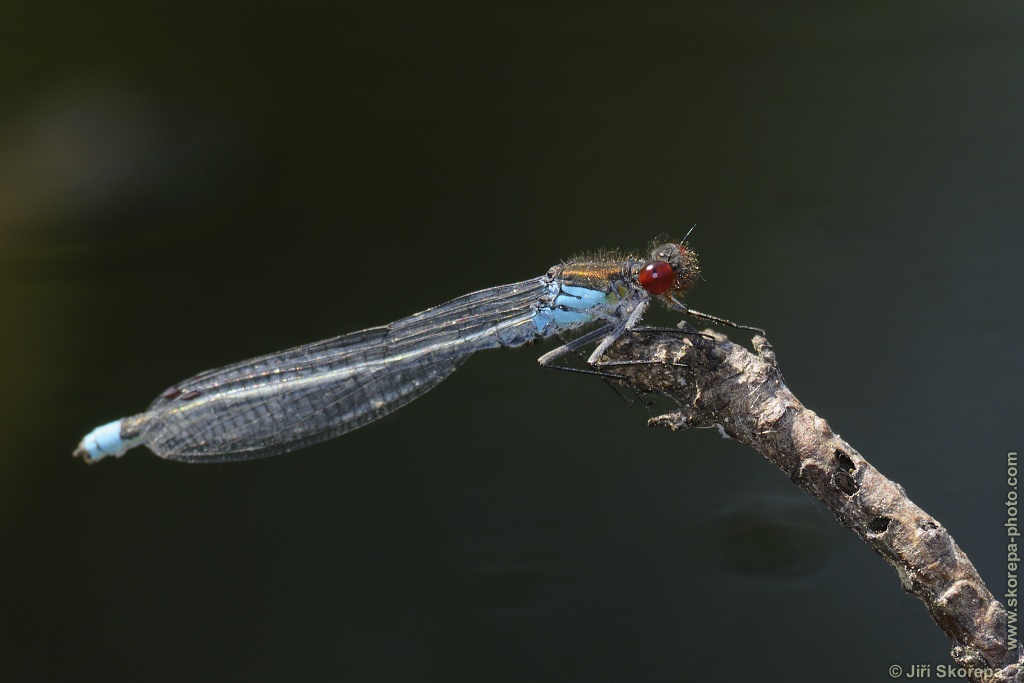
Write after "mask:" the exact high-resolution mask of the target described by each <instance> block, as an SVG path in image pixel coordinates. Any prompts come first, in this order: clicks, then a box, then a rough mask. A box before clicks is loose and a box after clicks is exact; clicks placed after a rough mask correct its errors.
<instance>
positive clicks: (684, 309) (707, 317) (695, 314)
mask: <svg viewBox="0 0 1024 683" xmlns="http://www.w3.org/2000/svg"><path fill="white" fill-rule="evenodd" d="M672 303H673V304H674V308H675V309H676V310H678V311H680V312H682V313H684V314H686V315H692V316H693V317H694V318H699V319H701V320H707V321H709V322H713V323H718V324H719V325H728V326H729V327H734V328H736V329H737V330H750V331H751V332H757V333H758V334H759V335H761V336H762V337H764V336H767V335H766V333H765V331H764V330H762V329H761V328H760V327H751V326H750V325H738V324H736V323H734V322H733V321H731V320H726V319H725V318H719V317H718V316H714V315H710V314H708V313H701V312H700V311H695V310H694V309H692V308H690V307H689V306H687V305H686V304H684V303H683V302H682V301H680V300H679V299H676V298H675V297H672Z"/></svg>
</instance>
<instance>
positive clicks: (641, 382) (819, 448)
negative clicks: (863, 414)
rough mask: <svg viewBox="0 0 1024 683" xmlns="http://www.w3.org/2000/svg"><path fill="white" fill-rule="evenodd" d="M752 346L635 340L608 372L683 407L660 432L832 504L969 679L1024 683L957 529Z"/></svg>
mask: <svg viewBox="0 0 1024 683" xmlns="http://www.w3.org/2000/svg"><path fill="white" fill-rule="evenodd" d="M688 329H689V332H692V329H690V328H688ZM753 343H754V348H755V351H756V354H755V353H751V352H750V351H748V350H747V349H746V348H744V347H742V346H740V345H738V344H733V343H731V342H730V341H728V339H727V338H726V337H724V336H722V335H718V334H716V333H714V332H711V331H707V332H705V333H702V334H700V335H696V334H692V333H684V332H681V331H680V332H675V331H665V330H643V331H634V332H632V333H627V334H625V335H623V336H622V337H621V338H620V339H619V340H618V341H617V342H616V343H615V345H614V346H613V347H612V348H611V349H609V351H608V353H607V355H606V361H610V362H611V363H612V364H613V365H612V366H606V368H607V369H609V370H614V373H615V374H616V375H621V376H622V377H624V378H625V379H626V380H627V381H628V382H629V383H630V384H631V385H632V386H633V387H634V388H635V389H637V390H638V391H651V392H658V393H661V394H664V395H667V396H669V397H670V398H672V399H674V400H675V401H676V402H677V403H678V405H679V406H681V407H680V409H679V410H678V411H677V412H673V413H670V414H666V415H661V416H658V417H655V418H653V419H652V420H651V422H650V423H651V424H652V425H660V426H666V427H669V428H671V429H685V428H687V427H712V426H716V425H719V426H721V428H722V429H723V430H724V431H725V432H726V433H727V434H728V435H729V436H730V437H732V438H733V439H735V440H736V441H739V442H741V443H744V444H746V445H748V446H751V447H752V448H754V449H755V450H757V451H758V452H760V453H761V454H762V455H763V456H764V457H765V458H767V459H768V460H769V461H770V462H772V463H773V464H775V465H776V466H777V467H778V468H779V469H781V470H782V471H783V472H785V473H786V474H787V475H789V478H790V479H791V480H792V481H793V482H794V483H796V484H797V485H798V486H800V487H801V488H802V489H804V490H805V491H807V492H808V493H810V494H811V495H812V496H814V497H815V498H817V499H818V500H820V501H821V502H822V503H824V504H825V505H826V506H828V508H829V509H830V510H832V512H833V513H834V514H835V516H836V519H837V520H838V521H839V523H840V524H842V525H843V526H846V527H849V528H850V529H853V530H854V531H855V532H856V533H857V535H858V536H860V537H861V538H862V539H863V540H864V542H865V543H867V544H868V545H869V546H871V548H872V549H873V550H874V551H875V552H876V553H878V554H879V555H881V556H882V558H883V559H885V561H886V562H888V563H889V564H891V565H892V566H893V567H894V568H895V569H896V573H897V574H898V575H899V578H900V583H901V584H902V586H903V588H904V590H906V591H908V592H909V593H912V594H913V595H916V596H917V597H918V598H920V599H921V602H923V603H924V605H925V607H926V608H927V610H928V612H929V613H930V614H931V616H932V619H934V620H935V623H936V624H938V626H939V628H941V629H942V630H943V631H944V632H945V633H946V635H947V636H949V639H950V641H951V642H952V644H953V650H952V657H953V659H954V660H955V661H956V662H957V663H958V664H960V665H961V666H963V667H965V668H966V669H968V674H969V676H968V677H969V678H970V680H973V681H983V680H985V681H993V680H996V681H1002V680H1005V681H1021V682H1024V667H1022V659H1021V654H1020V653H1019V652H1018V651H1017V650H1012V651H1011V650H1009V649H1008V648H1007V636H1006V623H1007V616H1006V611H1005V609H1004V607H1003V605H1002V604H1001V603H1000V602H999V601H997V600H996V599H995V597H994V596H993V595H992V593H991V592H989V590H988V589H987V588H986V587H985V584H984V582H983V581H982V580H981V577H980V576H979V575H978V572H977V570H975V568H974V565H973V564H971V561H970V560H969V559H968V558H967V556H966V555H965V554H964V553H963V551H961V550H960V548H959V547H958V546H957V544H956V543H955V542H954V541H953V538H952V537H951V536H950V535H949V533H948V532H947V531H946V529H945V528H944V527H943V526H942V525H941V524H939V522H937V521H936V520H935V519H934V518H932V517H931V516H930V515H928V513H926V512H925V511H924V510H922V509H921V508H919V507H918V506H917V505H915V504H914V503H913V502H911V501H910V500H909V499H908V498H907V496H906V492H905V491H904V490H903V487H902V486H900V485H899V484H897V483H895V482H893V481H890V480H889V479H887V478H886V477H884V476H883V475H882V474H881V473H879V472H878V470H876V469H875V468H874V467H872V466H871V465H870V464H869V463H868V462H867V461H866V460H865V459H864V458H863V456H861V454H860V453H858V452H857V451H856V450H854V449H853V447H851V446H850V444H848V443H846V442H845V441H843V440H842V439H840V438H839V437H838V436H837V435H836V434H834V433H833V432H832V430H831V428H830V427H829V426H828V423H827V422H825V420H823V419H821V418H820V417H818V416H817V415H816V414H815V413H814V412H813V411H811V410H809V409H807V408H806V407H805V406H804V405H803V404H802V403H801V402H800V401H798V400H797V398H796V397H795V396H793V394H792V393H791V392H790V391H789V389H788V388H787V387H786V385H785V383H784V381H783V378H782V373H781V372H780V371H779V368H778V365H777V364H776V362H775V354H774V352H773V351H772V349H771V346H770V345H769V344H768V342H767V340H766V339H764V338H763V337H760V336H758V337H754V342H753ZM983 669H991V670H994V671H995V675H994V677H986V675H985V674H984V673H982V671H981V670H983Z"/></svg>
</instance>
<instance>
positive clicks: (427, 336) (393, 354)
mask: <svg viewBox="0 0 1024 683" xmlns="http://www.w3.org/2000/svg"><path fill="white" fill-rule="evenodd" d="M546 291H547V282H546V280H544V279H543V278H538V279H536V280H528V281H526V282H519V283H516V284H511V285H502V286H500V287H493V288H491V289H485V290H481V291H479V292H474V293H472V294H467V295H465V296H462V297H459V298H458V299H453V300H452V301H449V302H448V303H446V304H442V305H440V306H437V307H435V308H431V309H428V310H426V311H423V312H422V313H417V314H416V315H413V316H410V317H408V318H404V319H402V320H399V321H397V322H394V323H392V324H390V325H387V326H384V327H375V328H371V329H368V330H363V331H361V332H353V333H352V334H346V335H342V336H340V337H334V338H332V339H325V340H324V341H320V342H316V343H314V344H307V345H305V346H298V347H295V348H293V349H288V350H286V351H281V352H279V353H274V354H270V355H267V356H261V357H259V358H254V359H252V360H248V361H244V362H241V363H236V364H234V365H229V366H226V367H224V368H219V369H217V370H210V371H208V372H204V373H201V374H199V375H196V376H195V377H193V378H191V379H188V380H185V381H184V382H181V383H179V384H177V385H175V386H174V387H171V388H170V389H168V390H167V391H165V392H164V393H163V394H162V395H161V396H160V397H159V398H157V399H156V400H155V401H154V402H153V404H152V405H151V406H150V407H149V410H148V411H147V412H146V413H144V414H143V415H140V416H137V417H136V418H133V420H137V429H138V430H139V433H140V435H141V436H142V441H143V443H145V445H146V446H148V447H149V448H150V450H152V451H153V452H154V453H156V454H157V455H159V456H161V457H164V458H168V459H171V460H187V461H205V462H219V461H226V460H248V459H251V458H260V457H265V456H269V455H276V454H278V453H284V452H287V451H291V450H295V449H297V448H302V447H303V446H308V445H310V444H313V443H317V442H319V441H323V440H325V439H330V438H332V437H335V436H338V435H340V434H344V433H345V432H348V431H351V430H353V429H356V428H358V427H361V426H363V425H365V424H367V423H369V422H372V421H373V420H376V419H378V418H380V417H383V416H384V415H387V414H388V413H390V412H391V411H393V410H395V409H396V408H399V407H401V406H403V405H405V404H406V403H408V402H409V401H412V400H413V399H415V398H417V397H419V396H422V395H423V394H424V393H426V392H427V391H429V390H430V389H432V388H433V387H435V386H437V384H438V383H440V382H441V380H443V379H444V378H445V377H447V376H448V375H450V374H451V373H452V372H453V371H454V370H455V368H457V367H458V366H459V365H460V364H461V363H462V362H463V361H465V360H466V358H468V357H469V356H470V355H472V354H473V353H474V352H476V351H478V350H480V349H484V348H494V347H498V346H520V345H522V344H524V343H526V342H528V341H530V340H532V339H535V338H537V337H538V336H539V333H538V331H537V327H536V325H535V324H534V323H533V320H532V318H533V315H534V312H535V305H536V304H537V303H538V301H539V300H540V298H541V297H542V296H543V295H544V294H545V292H546Z"/></svg>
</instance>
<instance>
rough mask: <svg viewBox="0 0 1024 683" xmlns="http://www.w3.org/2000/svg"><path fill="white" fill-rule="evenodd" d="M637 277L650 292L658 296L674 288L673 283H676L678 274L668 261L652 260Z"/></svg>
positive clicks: (641, 284)
mask: <svg viewBox="0 0 1024 683" xmlns="http://www.w3.org/2000/svg"><path fill="white" fill-rule="evenodd" d="M636 279H637V280H639V282H640V286H641V287H643V288H644V289H646V290H647V291H648V292H649V293H650V294H653V295H654V296H658V295H659V294H664V293H665V292H667V291H668V290H670V289H672V285H674V284H675V283H676V274H675V272H674V271H673V270H672V266H670V265H669V264H667V263H666V262H664V261H651V262H650V263H648V264H647V265H646V266H644V267H643V268H641V269H640V273H639V274H638V275H637V276H636Z"/></svg>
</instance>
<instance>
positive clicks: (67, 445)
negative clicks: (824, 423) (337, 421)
mask: <svg viewBox="0 0 1024 683" xmlns="http://www.w3.org/2000/svg"><path fill="white" fill-rule="evenodd" d="M2 15H3V20H2V28H0V315H2V318H3V325H2V327H3V330H4V331H3V333H2V334H0V352H2V358H3V359H4V360H5V363H4V365H5V371H4V372H3V373H2V375H0V377H2V379H0V401H2V405H3V410H2V415H3V417H2V420H0V443H3V449H2V454H0V547H2V548H3V559H2V560H0V580H2V583H3V585H4V586H5V587H6V590H5V591H4V598H3V604H2V608H0V629H2V632H3V634H4V635H3V638H0V679H3V680H5V681H57V680H60V681H63V680H80V681H87V680H97V681H99V680H102V681H139V680H146V681H178V680H182V679H183V678H188V679H191V680H211V681H228V680H268V681H272V680H288V681H291V680H331V681H352V682H376V681H428V680H430V681H433V680H437V681H567V680H580V681H625V680H629V681H666V682H680V681H696V680H708V679H715V680H725V681H745V680H751V679H753V678H754V677H762V676H769V677H774V676H775V675H785V676H786V679H787V680H790V681H818V680H821V679H822V678H828V679H829V680H834V681H858V682H860V681H867V680H872V681H873V680H887V679H888V667H889V666H890V665H892V664H900V665H902V666H903V667H904V668H908V667H909V666H911V665H913V664H929V663H931V664H943V663H948V662H950V660H949V658H948V650H949V645H948V642H947V641H946V639H945V637H944V636H943V635H942V633H941V632H940V631H939V630H938V628H937V627H936V626H935V625H934V624H933V623H932V622H931V620H930V619H929V617H928V616H927V614H926V612H925V610H924V608H923V606H922V605H921V604H920V603H919V602H918V601H917V600H916V599H914V598H912V597H910V596H908V595H906V594H904V593H903V592H902V591H901V590H900V588H899V583H898V580H897V577H896V574H895V573H894V572H893V570H892V569H891V568H889V567H888V565H886V564H885V563H884V562H883V561H882V560H881V559H879V558H878V557H876V556H875V555H874V554H873V553H871V552H870V551H869V550H868V549H867V548H866V547H865V546H864V545H863V543H861V542H860V541H859V540H858V539H857V537H856V536H854V535H853V534H852V533H851V532H849V531H848V530H845V529H842V528H840V527H839V526H838V525H837V524H836V523H835V521H834V520H833V519H832V517H831V515H830V514H829V513H827V512H825V511H823V510H822V509H821V508H820V507H819V506H818V505H817V504H816V503H815V502H814V501H812V500H810V499H809V498H808V497H807V496H805V495H804V494H803V493H802V492H801V491H800V490H799V489H798V488H797V487H795V486H794V485H793V484H792V483H790V482H789V481H788V479H787V478H786V477H785V476H784V475H783V474H782V473H780V472H779V471H777V470H775V469H774V468H773V467H771V466H770V465H768V464H767V463H766V462H765V461H764V460H763V459H762V458H761V457H760V456H759V455H758V454H757V453H755V452H753V451H751V450H749V449H747V448H745V447H742V446H740V445H738V444H736V443H734V442H729V441H725V440H723V439H721V438H720V437H719V436H718V433H717V432H716V431H714V430H710V431H695V432H691V433H686V432H683V433H669V432H667V431H659V430H654V429H650V428H648V427H646V426H645V423H646V420H647V418H648V417H649V416H650V414H651V413H650V412H649V411H648V410H646V409H644V408H643V407H642V406H638V405H633V406H629V405H627V404H626V403H625V402H623V401H622V400H620V399H618V398H616V396H615V395H614V394H613V393H612V392H610V391H608V390H607V389H606V388H605V387H603V386H600V383H598V382H595V381H592V380H591V378H587V377H580V376H572V375H569V374H567V373H558V372H551V371H548V370H543V369H540V368H538V367H537V366H536V363H535V361H536V358H537V357H538V356H539V355H540V354H541V353H542V352H543V351H545V350H547V349H549V348H551V347H550V345H545V346H542V347H537V348H532V349H520V350H518V351H514V352H513V351H507V352H492V353H487V354H483V355H481V356H480V357H478V358H474V359H473V360H471V361H470V362H469V363H468V364H467V365H466V366H464V367H463V368H462V369H461V370H460V371H459V372H457V373H456V374H455V375H454V376H453V377H452V378H451V379H449V380H448V381H446V382H445V383H444V384H442V385H441V386H440V387H439V388H438V389H436V390H434V391H433V392H431V393H430V394H429V395H427V396H425V397H424V398H422V399H420V400H419V401H416V402H415V403H413V404H412V405H410V406H408V407H406V408H404V409H402V410H401V411H399V412H397V413H395V414H393V415H391V416H390V417H388V418H386V419H384V420H381V421H380V422H377V423H374V424H372V425H370V426H368V427H366V428H363V429H361V430H358V431H357V432H354V433H351V434H349V435H346V436H344V437H342V438H339V439H337V440H334V441H330V442H327V443H324V444H322V445H320V446H317V447H314V448H310V449H307V450H303V451H300V452H297V453H294V454H291V455H287V456H282V457H278V458H272V459H268V460H263V461H256V462H248V463H241V464H233V465H210V466H199V465H182V464H177V463H168V462H165V461H162V460H160V459H158V458H156V457H153V456H152V455H150V454H149V453H148V452H145V451H142V450H140V451H136V452H133V453H132V455H131V457H126V458H125V459H124V460H121V461H112V462H103V463H101V464H99V465H97V466H94V467H89V466H86V465H84V464H83V463H82V462H80V461H76V460H73V459H72V458H71V451H72V449H73V448H74V446H75V445H76V443H77V442H78V440H79V439H80V438H81V437H82V435H84V434H85V433H86V432H87V431H89V430H90V429H92V428H93V427H95V426H96V425H99V424H102V423H104V422H107V421H109V420H112V419H116V418H118V417H120V416H123V415H127V414H131V413H135V412H139V411H141V410H143V409H144V408H145V407H146V405H148V403H149V401H150V400H151V399H152V398H153V397H154V396H155V395H156V394H157V393H159V392H160V391H162V390H163V389H164V388H165V387H167V386H169V385H170V384H172V383H173V382H176V381H178V380H181V379H183V378H185V377H188V376H190V375H192V374H194V373H196V372H197V371H200V370H203V369H207V368H211V367H216V366H219V365H223V364H226V363H230V362H233V361H237V360H241V359H244V358H247V357H250V356H253V355H257V354H262V353H266V352H270V351H276V350H279V349H282V348H285V347H288V346H292V345H296V344H300V343H305V342H310V341H315V340H318V339H321V338H324V337H329V336H333V335H335V334H340V333H344V332H349V331H353V330H357V329H361V328H364V327H368V326H371V325H377V324H382V323H386V322H389V321H391V320H394V319H397V318H400V317H402V316H405V315H408V314H411V313H414V312H416V311H419V310H422V309H424V308H427V307H429V306H432V305H435V304H438V303H442V302H444V301H447V300H448V299H450V298H453V297H455V296H458V295H460V294H463V293H466V292H469V291H472V290H476V289H480V288H483V287H488V286H492V285H496V284H501V283H505V282H513V281H518V280H523V279H527V278H530V277H535V276H538V275H541V274H543V273H544V272H545V271H546V270H547V268H549V267H550V266H552V265H554V264H556V263H558V262H560V261H561V260H563V259H566V258H569V257H571V256H573V255H574V254H577V253H579V252H586V251H588V250H591V251H592V250H597V249H600V248H621V249H623V250H626V251H635V252H639V251H641V250H642V249H644V248H645V247H646V246H647V244H648V243H649V241H650V240H652V239H653V238H654V237H656V236H658V235H659V234H663V233H666V234H669V235H673V236H676V237H678V236H681V235H682V234H683V233H684V232H685V231H686V230H688V229H689V228H690V227H691V226H693V225H696V229H695V231H694V233H693V235H692V237H691V244H692V245H693V247H694V248H695V249H696V250H697V251H698V252H699V253H700V255H701V257H702V263H703V267H704V274H705V281H703V282H701V283H700V284H699V286H698V287H697V288H695V289H694V290H693V291H692V293H691V295H690V297H689V302H690V304H691V305H693V306H694V307H695V308H698V309H701V310H705V311H708V312H710V313H714V314H717V315H720V316H724V317H728V318H731V319H733V320H736V321H739V322H743V323H747V324H751V325H758V326H761V327H764V328H765V329H767V330H768V336H769V338H770V340H771V341H772V343H773V344H774V346H775V348H776V350H777V353H778V357H779V361H780V363H781V367H782V370H783V372H784V373H785V376H786V379H787V381H788V383H789V386H790V387H791V388H792V390H793V391H794V392H795V393H796V395H797V396H798V397H799V398H800V399H801V400H803V401H804V402H805V403H806V404H807V405H808V406H809V407H811V408H812V409H813V410H815V411H817V412H818V413H819V414H820V415H821V416H822V417H824V418H825V419H827V420H828V421H829V422H830V424H831V425H832V427H833V428H834V429H835V430H836V431H837V432H839V433H840V434H842V436H843V437H844V438H846V439H847V440H848V441H849V442H850V443H851V444H852V445H853V446H854V447H855V448H857V449H859V450H860V452H861V453H862V454H863V455H864V456H865V457H866V458H867V459H868V460H869V461H870V462H872V463H873V464H874V465H875V466H876V467H878V468H879V469H880V470H881V471H882V472H883V473H885V474H886V475H887V476H889V477H891V478H892V479H894V480H895V481H898V482H900V483H901V484H902V485H903V486H904V487H906V489H907V491H908V494H909V496H910V497H911V499H913V500H914V501H915V502H916V503H918V504H919V505H921V506H922V507H923V508H924V509H925V510H927V511H928V512H929V513H931V514H932V515H934V516H935V517H936V518H937V519H938V520H939V521H940V522H942V523H943V524H945V525H946V526H947V527H948V529H949V530H950V532H951V533H952V534H953V536H954V538H955V539H956V540H957V542H958V543H959V544H960V546H961V547H962V548H963V549H964V551H965V552H966V553H967V554H968V555H969V556H970V558H971V559H972V560H973V561H974V563H975V565H976V566H977V567H978V569H979V571H980V572H981V573H982V575H983V577H984V578H985V579H986V581H988V583H989V587H990V588H991V589H992V591H993V592H994V593H996V594H1001V593H1002V592H1003V591H1004V590H1005V587H1006V586H1005V581H1006V576H1005V574H1006V564H1005V537H1004V528H1003V522H1004V521H1005V507H1004V505H1003V501H1004V500H1005V495H1006V472H1005V470H1006V453H1007V451H1009V450H1019V449H1020V448H1021V446H1022V445H1024V443H1022V442H1024V426H1022V423H1021V409H1020V406H1021V403H1020V392H1021V386H1022V380H1024V367H1022V360H1021V354H1020V352H1019V349H1020V339H1021V335H1022V332H1024V329H1022V327H1024V325H1022V323H1021V319H1022V313H1024V311H1022V308H1024V306H1022V303H1024V299H1022V295H1021V290H1022V285H1024V277H1022V267H1021V254H1022V253H1024V237H1022V232H1021V230H1020V228H1021V222H1022V216H1024V155H1022V149H1024V126H1022V125H1021V120H1022V111H1024V85H1022V84H1024V7H1022V6H1021V4H1020V3H1017V2H987V3H970V4H969V3H949V2H902V3H898V4H893V3H881V2H866V3H857V4H856V5H829V4H822V3H813V2H774V3H762V2H740V1H729V2H636V3H630V4H628V5H627V4H625V3H605V2H596V3H582V2H561V3H541V2H498V3H487V4H485V5H481V4H477V3H449V2H434V3H408V2H330V3H328V2H319V3H314V2H301V3H291V4H289V5H271V4H264V5H259V4H253V3H228V2H218V1H210V0H205V1H204V2H201V3H198V2H189V1H188V0H185V1H181V0H179V1H178V2H174V3H168V2H148V3H132V2H121V3H116V2H108V3H71V2H63V3H28V2H17V1H16V2H11V3H7V4H5V6H4V9H3V11H2ZM647 321H648V322H650V323H654V324H673V323H674V322H675V321H676V319H675V318H674V317H673V316H671V315H670V314H669V313H667V312H666V311H664V310H658V311H653V312H652V313H651V314H650V315H648V317H647ZM727 331H728V330H727ZM729 332H730V334H731V335H732V336H733V337H734V338H736V339H745V335H744V334H737V333H736V332H735V331H729ZM662 407H663V408H668V407H669V406H662ZM839 662H841V664H840V663H839Z"/></svg>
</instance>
